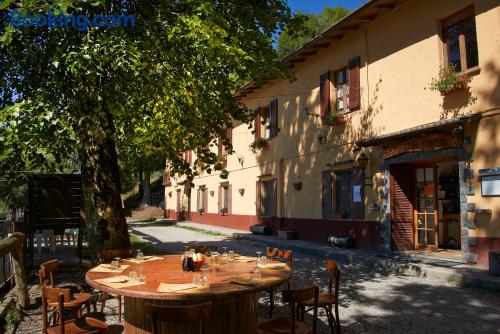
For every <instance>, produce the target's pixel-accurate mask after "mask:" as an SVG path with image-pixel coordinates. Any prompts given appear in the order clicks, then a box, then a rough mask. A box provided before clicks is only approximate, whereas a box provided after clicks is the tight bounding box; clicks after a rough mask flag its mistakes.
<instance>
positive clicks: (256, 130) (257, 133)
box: [254, 107, 261, 139]
mask: <svg viewBox="0 0 500 334" xmlns="http://www.w3.org/2000/svg"><path fill="white" fill-rule="evenodd" d="M260 113H261V108H260V107H259V108H257V110H255V120H254V135H255V139H260V127H261V123H260Z"/></svg>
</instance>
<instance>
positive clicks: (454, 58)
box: [165, 0, 500, 265]
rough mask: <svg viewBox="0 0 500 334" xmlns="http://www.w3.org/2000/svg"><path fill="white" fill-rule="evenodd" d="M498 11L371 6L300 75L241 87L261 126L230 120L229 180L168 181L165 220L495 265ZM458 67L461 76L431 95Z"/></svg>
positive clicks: (294, 60)
mask: <svg viewBox="0 0 500 334" xmlns="http://www.w3.org/2000/svg"><path fill="white" fill-rule="evenodd" d="M499 17H500V5H499V3H498V1H494V0H476V1H470V0H463V1H462V0H455V1H431V0H418V1H417V0H412V1H411V0H404V1H403V0H399V1H395V0H372V1H369V2H368V3H367V4H365V5H364V6H363V7H361V8H359V9H358V10H356V11H354V12H353V13H351V14H350V15H349V16H347V17H346V18H344V19H343V20H341V21H340V22H338V23H337V24H335V25H334V26H332V27H330V28H329V29H327V30H326V31H325V32H323V33H322V34H320V35H319V36H317V37H316V38H315V39H314V40H312V41H311V42H309V43H307V44H306V45H304V46H303V47H302V48H300V49H299V50H297V51H296V52H294V53H293V54H291V55H289V56H288V57H287V58H286V59H285V60H284V61H285V62H286V63H287V64H289V66H290V67H292V68H293V71H294V72H295V76H296V80H295V81H293V82H289V81H287V80H279V79H274V80H270V81H268V82H267V83H266V84H264V85H261V86H256V85H254V84H248V85H246V86H245V87H244V90H245V94H243V96H241V102H242V103H244V104H245V105H246V106H247V107H249V108H250V109H252V110H256V113H257V116H256V122H255V125H256V127H255V129H249V128H248V125H247V124H234V126H233V129H232V130H231V132H232V133H231V137H232V144H233V149H234V153H233V154H231V155H225V157H224V158H225V160H226V164H227V170H228V171H229V178H228V179H226V180H223V179H221V178H220V177H219V176H218V175H201V176H200V177H198V178H196V179H195V180H194V181H193V184H189V183H185V182H182V181H183V178H182V176H172V177H171V178H169V180H168V182H166V187H165V202H166V208H167V209H166V211H167V215H169V216H170V217H178V218H186V219H190V220H191V221H194V222H199V223H205V224H214V225H220V226H227V227H234V228H239V229H248V228H249V227H250V226H251V225H253V224H257V223H264V224H267V225H269V226H270V227H271V228H272V230H273V233H275V234H276V233H277V232H278V231H279V230H287V231H294V233H295V237H296V238H298V239H304V240H313V241H319V242H327V238H328V236H329V235H348V236H353V237H354V238H355V242H356V247H360V248H367V249H384V250H388V251H389V250H397V251H407V250H429V251H434V250H438V249H448V250H454V251H455V253H458V254H459V256H461V257H462V258H463V259H464V260H466V261H469V262H477V263H479V264H481V265H487V263H488V251H489V250H491V249H500V137H497V136H496V133H497V130H500V34H498V31H500V21H499V20H498V18H499ZM451 67H454V68H455V69H456V71H457V72H459V75H458V79H459V80H462V81H461V83H459V84H455V86H454V87H455V88H454V89H445V88H442V89H441V90H442V91H441V92H440V91H436V90H432V89H430V88H431V87H430V86H431V83H432V81H433V78H436V77H437V76H438V74H439V72H440V69H442V68H444V69H446V68H448V69H449V68H451ZM448 73H449V72H448ZM464 78H469V79H468V80H466V79H464ZM445 79H446V78H445ZM221 154H222V155H224V154H225V153H224V150H221ZM186 155H189V157H190V158H191V160H194V153H189V154H186ZM189 157H186V158H189Z"/></svg>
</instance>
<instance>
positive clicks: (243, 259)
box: [234, 256, 257, 262]
mask: <svg viewBox="0 0 500 334" xmlns="http://www.w3.org/2000/svg"><path fill="white" fill-rule="evenodd" d="M234 260H235V261H240V262H252V261H257V258H256V257H252V256H238V257H236V258H235V259H234Z"/></svg>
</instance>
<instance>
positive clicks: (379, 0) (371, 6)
mask: <svg viewBox="0 0 500 334" xmlns="http://www.w3.org/2000/svg"><path fill="white" fill-rule="evenodd" d="M407 1H409V0H370V1H368V2H367V3H365V4H364V5H362V6H361V7H359V8H358V9H356V10H354V11H353V12H351V13H350V14H348V15H347V16H345V17H344V18H343V19H341V20H340V21H338V22H336V23H335V24H334V25H332V26H330V27H329V28H327V29H326V30H325V31H323V32H322V33H320V34H319V35H317V36H316V37H314V38H313V39H312V40H310V41H309V42H307V43H306V44H304V45H302V46H301V47H300V48H298V49H297V50H295V51H293V52H292V53H290V54H289V55H288V56H286V57H285V58H283V60H282V62H283V63H285V64H288V65H289V66H290V67H294V66H295V64H297V63H302V62H304V61H305V60H306V59H307V57H310V56H313V55H315V54H317V53H318V52H319V50H321V49H324V48H328V47H329V46H330V45H331V44H332V43H333V42H337V41H340V40H342V39H343V38H344V36H345V35H346V34H347V33H349V32H351V31H355V30H358V29H360V28H361V27H363V26H366V25H367V24H369V23H371V22H373V21H374V20H376V19H378V18H380V17H381V16H383V15H385V14H387V13H388V12H390V11H392V10H393V9H395V8H396V7H399V6H401V5H402V4H403V3H405V2H407ZM257 88H260V85H258V84H256V83H255V82H249V83H247V84H245V85H243V86H242V87H241V88H240V92H242V91H246V93H251V92H252V91H253V89H257Z"/></svg>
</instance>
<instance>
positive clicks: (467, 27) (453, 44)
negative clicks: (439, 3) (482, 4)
mask: <svg viewBox="0 0 500 334" xmlns="http://www.w3.org/2000/svg"><path fill="white" fill-rule="evenodd" d="M442 27H443V32H442V33H443V43H444V57H445V64H446V65H447V66H454V67H455V68H456V70H457V71H461V72H464V71H466V70H468V69H471V68H473V67H476V66H478V64H479V58H478V52H477V38H476V22H475V16H474V8H473V7H468V8H466V9H464V10H462V11H460V12H458V13H457V14H455V15H453V16H451V17H449V18H447V19H445V20H443V21H442Z"/></svg>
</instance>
